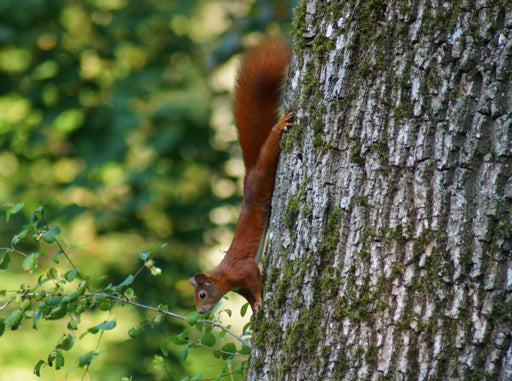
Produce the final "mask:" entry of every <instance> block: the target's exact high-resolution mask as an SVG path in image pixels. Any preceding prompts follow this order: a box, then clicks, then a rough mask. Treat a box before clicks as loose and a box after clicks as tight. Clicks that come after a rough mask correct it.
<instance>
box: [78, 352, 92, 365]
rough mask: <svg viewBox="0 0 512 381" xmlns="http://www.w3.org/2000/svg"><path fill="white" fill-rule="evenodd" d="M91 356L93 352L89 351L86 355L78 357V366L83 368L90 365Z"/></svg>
mask: <svg viewBox="0 0 512 381" xmlns="http://www.w3.org/2000/svg"><path fill="white" fill-rule="evenodd" d="M93 356H94V351H89V352H87V353H86V354H84V355H82V356H80V357H79V358H78V360H77V361H78V366H79V367H81V368H83V367H84V366H86V365H88V364H90V363H91V361H92V358H93Z"/></svg>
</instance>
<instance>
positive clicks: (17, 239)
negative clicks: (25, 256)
mask: <svg viewBox="0 0 512 381" xmlns="http://www.w3.org/2000/svg"><path fill="white" fill-rule="evenodd" d="M27 233H28V229H23V230H22V231H20V232H19V233H18V234H16V235H15V236H14V237H12V240H11V246H15V245H17V244H18V242H20V241H21V240H22V239H23V238H25V237H26V236H27Z"/></svg>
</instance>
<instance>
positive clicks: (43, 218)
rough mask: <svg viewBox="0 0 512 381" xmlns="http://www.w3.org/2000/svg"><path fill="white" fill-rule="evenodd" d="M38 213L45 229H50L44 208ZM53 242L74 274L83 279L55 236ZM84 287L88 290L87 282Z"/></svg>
mask: <svg viewBox="0 0 512 381" xmlns="http://www.w3.org/2000/svg"><path fill="white" fill-rule="evenodd" d="M40 213H41V219H42V220H43V224H44V226H45V227H46V230H50V227H49V226H48V224H47V223H46V218H45V217H44V209H41V212H40ZM55 243H56V244H57V246H59V249H60V251H62V254H64V256H65V257H66V260H67V261H68V262H69V264H70V265H71V267H73V268H74V269H75V270H76V275H78V277H79V278H80V280H84V278H83V277H82V275H80V272H79V271H78V267H76V266H75V264H74V263H73V262H72V261H71V258H70V257H69V256H68V254H67V253H66V251H65V250H64V248H63V247H62V245H61V244H60V242H59V240H58V239H57V238H55ZM85 287H86V288H87V290H89V291H90V289H89V284H87V285H86V286H85Z"/></svg>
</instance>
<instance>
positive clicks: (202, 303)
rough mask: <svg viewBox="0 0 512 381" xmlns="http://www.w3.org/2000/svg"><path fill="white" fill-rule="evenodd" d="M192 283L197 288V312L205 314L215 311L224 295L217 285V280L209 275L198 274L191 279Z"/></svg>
mask: <svg viewBox="0 0 512 381" xmlns="http://www.w3.org/2000/svg"><path fill="white" fill-rule="evenodd" d="M190 283H191V284H192V286H194V287H195V297H194V299H195V304H196V310H197V312H198V313H200V314H204V313H207V312H210V311H211V310H213V308H214V307H215V306H216V305H217V303H218V302H219V300H220V298H222V295H224V293H222V292H221V291H220V290H218V289H217V287H216V285H215V279H214V278H213V277H212V276H209V275H207V274H196V275H194V277H192V278H190Z"/></svg>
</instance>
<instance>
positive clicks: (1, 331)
mask: <svg viewBox="0 0 512 381" xmlns="http://www.w3.org/2000/svg"><path fill="white" fill-rule="evenodd" d="M4 332H5V322H4V319H3V318H0V337H1V336H2V335H3V334H4Z"/></svg>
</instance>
